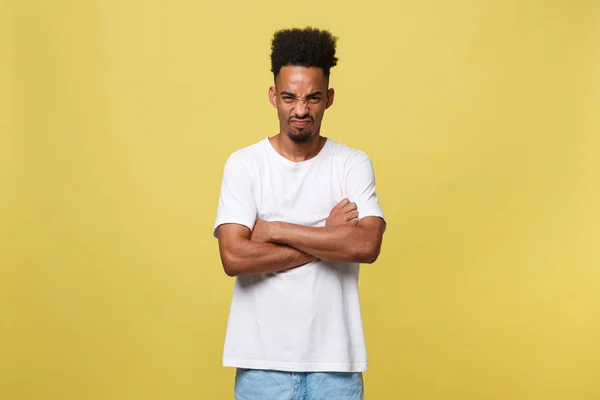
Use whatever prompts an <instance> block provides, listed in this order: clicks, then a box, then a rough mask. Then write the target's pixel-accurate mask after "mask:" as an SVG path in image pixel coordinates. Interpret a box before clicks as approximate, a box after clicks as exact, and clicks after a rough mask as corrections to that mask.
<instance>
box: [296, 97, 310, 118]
mask: <svg viewBox="0 0 600 400" xmlns="http://www.w3.org/2000/svg"><path fill="white" fill-rule="evenodd" d="M294 112H295V113H296V115H297V116H298V117H304V116H305V115H306V114H308V104H307V102H306V101H305V100H304V99H298V100H296V105H295V106H294Z"/></svg>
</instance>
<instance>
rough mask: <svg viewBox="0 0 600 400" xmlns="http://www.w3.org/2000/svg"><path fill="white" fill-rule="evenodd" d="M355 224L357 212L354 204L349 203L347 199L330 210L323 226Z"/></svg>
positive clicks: (356, 222)
mask: <svg viewBox="0 0 600 400" xmlns="http://www.w3.org/2000/svg"><path fill="white" fill-rule="evenodd" d="M357 224H358V210H357V207H356V203H351V202H350V200H348V199H344V200H342V201H340V202H339V203H337V204H336V205H335V207H333V208H332V209H331V212H330V213H329V217H327V221H326V222H325V226H335V225H357Z"/></svg>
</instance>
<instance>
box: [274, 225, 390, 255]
mask: <svg viewBox="0 0 600 400" xmlns="http://www.w3.org/2000/svg"><path fill="white" fill-rule="evenodd" d="M361 222H362V221H361ZM371 222H373V221H371ZM379 222H380V221H378V223H365V224H362V225H361V223H359V224H358V225H356V226H352V225H336V226H325V227H316V228H315V227H307V226H302V225H295V224H290V223H286V222H271V223H269V225H270V226H269V239H270V240H269V241H271V242H273V243H279V244H285V245H287V246H291V247H294V248H296V249H298V250H300V251H303V252H305V253H308V254H311V255H313V256H315V257H317V258H320V259H322V260H327V261H342V262H358V263H373V262H374V261H375V260H376V259H377V257H378V256H379V251H380V249H381V239H382V234H383V222H382V221H381V223H379Z"/></svg>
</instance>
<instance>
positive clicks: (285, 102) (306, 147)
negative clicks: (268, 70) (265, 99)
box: [269, 66, 335, 162]
mask: <svg viewBox="0 0 600 400" xmlns="http://www.w3.org/2000/svg"><path fill="white" fill-rule="evenodd" d="M328 86H329V82H328V80H327V78H326V77H325V74H324V73H323V70H322V69H321V68H316V67H308V68H307V67H296V66H286V67H282V68H281V70H280V71H279V74H278V75H277V77H276V78H275V86H271V87H270V88H269V101H270V102H271V104H272V105H273V107H275V108H276V109H277V117H278V119H279V134H277V135H275V136H274V137H272V138H271V139H270V140H271V144H272V145H273V147H274V148H275V150H277V151H278V152H279V153H280V154H281V155H283V156H284V157H286V158H288V159H289V160H292V161H296V162H298V161H305V160H308V159H309V158H312V157H314V156H316V155H317V154H318V153H319V151H321V148H322V147H323V146H324V145H325V142H326V140H327V139H326V138H324V137H322V136H321V135H320V132H321V122H322V121H323V116H324V114H325V110H326V109H328V108H329V107H331V105H332V104H333V99H334V97H335V91H334V89H332V88H329V87H328ZM306 138H307V139H306ZM294 139H295V140H294Z"/></svg>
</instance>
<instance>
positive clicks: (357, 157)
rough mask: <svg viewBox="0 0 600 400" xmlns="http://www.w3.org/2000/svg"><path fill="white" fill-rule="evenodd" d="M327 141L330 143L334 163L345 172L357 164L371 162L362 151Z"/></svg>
mask: <svg viewBox="0 0 600 400" xmlns="http://www.w3.org/2000/svg"><path fill="white" fill-rule="evenodd" d="M327 140H328V141H330V146H331V149H332V153H333V157H334V158H335V159H336V162H337V163H338V164H341V165H343V168H344V169H345V170H346V171H348V170H349V169H351V168H352V167H354V166H356V165H357V164H361V163H363V162H370V161H371V158H370V157H369V156H368V155H367V153H365V152H364V151H362V150H359V149H355V148H353V147H350V146H347V145H345V144H343V143H340V142H337V141H335V140H332V139H327Z"/></svg>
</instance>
